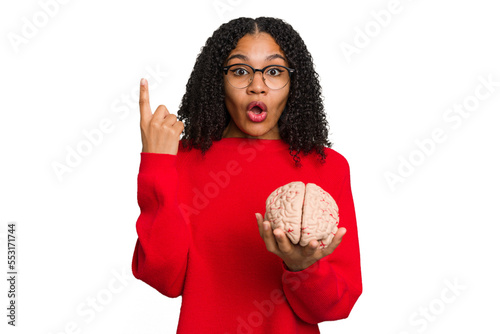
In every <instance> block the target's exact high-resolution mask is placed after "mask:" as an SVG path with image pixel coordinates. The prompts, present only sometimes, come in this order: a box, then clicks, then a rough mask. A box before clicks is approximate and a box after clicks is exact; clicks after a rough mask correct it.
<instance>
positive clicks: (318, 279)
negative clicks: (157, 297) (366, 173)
mask: <svg viewBox="0 0 500 334" xmlns="http://www.w3.org/2000/svg"><path fill="white" fill-rule="evenodd" d="M325 152H326V154H327V158H326V162H325V163H323V164H322V163H321V161H320V160H319V159H318V155H317V154H315V153H310V154H308V155H301V164H302V166H301V167H296V166H295V163H294V161H293V159H292V157H291V156H290V154H289V150H288V145H287V144H286V143H285V142H284V141H282V140H269V139H267V140H266V139H245V138H223V139H221V140H219V141H214V143H213V145H212V146H211V148H210V149H209V150H208V151H207V152H206V153H205V155H202V154H201V151H200V150H197V149H192V150H190V151H188V150H184V149H182V148H181V146H180V147H179V152H178V154H177V155H170V154H157V153H141V161H140V166H139V174H138V194H137V195H138V203H139V207H140V209H141V213H140V216H139V218H138V220H137V224H136V227H137V234H138V240H137V243H136V246H135V250H134V254H133V261H132V272H133V274H134V276H135V277H136V278H138V279H140V280H142V281H144V282H146V283H147V284H149V285H150V286H152V287H153V288H155V289H156V290H158V291H159V292H160V293H162V294H164V295H166V296H168V297H172V298H173V297H178V296H181V295H182V305H181V310H180V317H179V323H178V327H177V333H180V334H185V333H197V334H199V333H222V334H225V333H226V334H233V333H238V334H240V333H253V334H258V333H266V334H269V333H301V334H302V333H304V334H305V333H319V329H318V325H317V324H318V323H319V322H322V321H331V320H338V319H343V318H346V317H347V316H348V315H349V313H350V311H351V309H352V307H353V306H354V303H355V302H356V300H357V299H358V297H359V296H360V294H361V292H362V283H361V268H360V254H359V245H358V232H357V225H356V217H355V211H354V203H353V198H352V194H351V184H350V174H349V165H348V163H347V160H346V159H345V158H344V157H343V156H342V155H340V154H339V153H337V152H336V151H334V150H332V149H329V148H325ZM292 181H302V182H304V183H310V182H312V183H315V184H317V185H319V186H320V187H322V188H323V189H324V190H325V191H327V192H328V193H330V195H332V197H333V198H334V199H335V201H336V202H337V205H338V207H339V217H340V221H339V227H345V228H346V229H347V233H346V234H345V236H344V237H343V239H342V242H341V244H340V245H339V246H338V247H337V249H335V251H334V252H333V253H332V254H330V255H328V256H326V257H324V258H322V259H320V260H319V261H317V262H316V263H315V264H313V265H311V266H310V267H308V268H306V269H304V270H302V271H298V272H292V271H290V270H288V268H287V266H286V265H285V263H284V262H283V261H282V260H281V258H279V257H278V256H277V255H275V254H273V253H270V252H269V251H267V249H266V246H265V243H264V241H263V239H262V238H261V237H260V234H259V230H258V225H257V220H256V217H255V213H256V212H260V213H261V214H262V215H263V216H264V213H265V210H266V208H265V202H266V199H267V197H268V196H269V194H271V192H272V191H273V190H275V189H276V188H278V187H279V186H282V185H285V184H287V183H289V182H292Z"/></svg>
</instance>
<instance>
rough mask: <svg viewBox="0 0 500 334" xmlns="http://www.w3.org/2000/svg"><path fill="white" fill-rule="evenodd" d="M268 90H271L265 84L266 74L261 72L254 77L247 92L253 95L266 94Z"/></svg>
mask: <svg viewBox="0 0 500 334" xmlns="http://www.w3.org/2000/svg"><path fill="white" fill-rule="evenodd" d="M268 89H269V88H268V87H267V85H266V83H265V82H264V73H262V71H260V73H259V71H256V72H255V73H254V75H253V79H252V82H251V83H250V85H249V86H248V87H247V92H248V93H253V94H265V93H267V91H268Z"/></svg>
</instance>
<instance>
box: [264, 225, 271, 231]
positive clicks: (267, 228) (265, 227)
mask: <svg viewBox="0 0 500 334" xmlns="http://www.w3.org/2000/svg"><path fill="white" fill-rule="evenodd" d="M269 227H270V226H269V223H264V231H269Z"/></svg>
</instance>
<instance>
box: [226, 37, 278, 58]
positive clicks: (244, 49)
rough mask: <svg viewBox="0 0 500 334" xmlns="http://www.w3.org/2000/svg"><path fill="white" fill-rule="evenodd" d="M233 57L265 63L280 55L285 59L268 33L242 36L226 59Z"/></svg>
mask: <svg viewBox="0 0 500 334" xmlns="http://www.w3.org/2000/svg"><path fill="white" fill-rule="evenodd" d="M234 55H242V56H244V57H246V58H248V60H251V61H265V60H267V59H269V57H270V56H273V55H281V56H282V57H283V58H285V59H286V57H285V53H284V52H283V50H281V48H280V46H279V45H278V44H277V43H276V41H275V40H274V38H272V37H271V35H269V34H268V33H258V34H254V35H250V34H247V35H245V36H243V37H242V38H241V39H240V40H239V41H238V44H236V47H235V48H234V49H233V50H232V51H231V52H230V53H229V56H228V59H229V58H231V56H234ZM273 59H276V57H273ZM240 60H241V58H240ZM276 60H278V59H276Z"/></svg>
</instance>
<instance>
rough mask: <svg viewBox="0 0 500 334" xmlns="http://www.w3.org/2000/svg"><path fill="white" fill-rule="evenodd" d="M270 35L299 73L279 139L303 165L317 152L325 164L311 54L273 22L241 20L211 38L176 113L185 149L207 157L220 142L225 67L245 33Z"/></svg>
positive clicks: (288, 29)
mask: <svg viewBox="0 0 500 334" xmlns="http://www.w3.org/2000/svg"><path fill="white" fill-rule="evenodd" d="M256 33H268V34H269V35H271V36H272V37H273V38H274V40H275V41H276V43H277V44H278V45H279V46H280V48H281V49H282V50H283V52H284V53H285V56H286V58H287V60H288V63H289V66H290V67H291V68H294V69H295V70H296V71H295V72H294V73H293V75H292V78H291V81H290V85H291V86H290V92H289V96H288V100H287V105H286V107H285V109H284V111H283V113H282V115H281V117H280V119H279V121H278V128H279V133H280V136H281V139H282V140H283V141H285V142H286V143H287V144H289V151H290V155H291V156H292V157H293V160H294V161H295V163H296V164H297V165H299V166H300V157H299V153H303V154H308V153H310V152H311V151H313V150H314V151H315V152H316V153H317V154H318V155H319V157H320V160H321V161H322V162H324V160H325V158H326V154H325V151H324V147H331V143H330V142H329V141H328V123H327V120H326V115H325V112H324V107H323V98H322V94H321V86H320V84H319V79H318V74H317V73H316V71H315V70H314V64H313V61H312V57H311V54H310V53H309V51H308V50H307V47H306V45H305V44H304V41H303V40H302V38H301V37H300V35H299V34H298V33H297V32H296V31H295V30H294V29H293V28H292V26H291V25H290V24H288V23H286V22H284V21H283V20H281V19H277V18H271V17H259V18H256V19H252V18H238V19H234V20H232V21H229V22H227V23H225V24H223V25H222V26H220V28H219V29H217V30H216V31H215V32H214V33H213V35H212V37H210V38H208V39H207V42H206V44H205V46H204V47H203V48H202V50H201V52H200V54H199V55H198V57H197V59H196V63H195V65H194V68H193V71H192V72H191V77H190V78H189V80H188V83H187V84H186V93H185V94H184V96H183V98H182V102H181V105H180V109H179V112H178V116H179V119H180V120H182V121H183V122H184V125H185V128H184V132H183V137H182V140H181V142H182V146H183V148H187V149H188V150H190V149H192V148H196V149H200V150H201V151H202V152H203V153H205V152H206V151H207V150H208V149H209V148H210V146H211V145H212V142H213V141H217V140H220V139H221V138H222V134H223V131H224V129H225V128H226V127H227V125H228V124H229V121H230V119H231V116H230V115H229V112H228V111H227V108H226V105H225V102H224V95H225V93H224V77H223V71H222V67H223V66H224V64H225V61H226V59H227V57H228V56H229V53H230V52H231V51H232V50H233V49H234V48H235V47H236V44H237V43H238V41H239V40H240V39H241V38H242V37H243V36H245V35H247V34H256Z"/></svg>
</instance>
